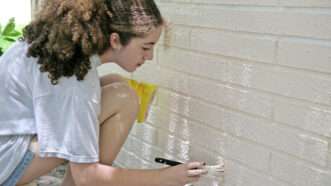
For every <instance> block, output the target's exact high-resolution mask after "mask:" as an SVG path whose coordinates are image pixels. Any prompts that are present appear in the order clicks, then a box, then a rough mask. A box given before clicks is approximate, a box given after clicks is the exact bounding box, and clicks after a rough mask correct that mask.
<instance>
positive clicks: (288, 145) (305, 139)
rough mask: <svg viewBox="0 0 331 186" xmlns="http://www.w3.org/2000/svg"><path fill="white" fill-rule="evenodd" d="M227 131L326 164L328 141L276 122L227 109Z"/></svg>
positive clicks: (224, 117)
mask: <svg viewBox="0 0 331 186" xmlns="http://www.w3.org/2000/svg"><path fill="white" fill-rule="evenodd" d="M222 126H224V131H225V132H228V133H231V134H234V135H236V136H240V137H244V138H246V139H250V140H253V141H255V142H258V143H260V144H265V145H267V146H270V147H272V148H275V149H278V150H280V151H284V152H287V153H289V154H293V155H295V156H297V157H300V158H303V159H306V160H308V161H311V162H314V163H317V164H320V165H322V166H326V164H327V151H328V142H327V141H325V140H323V139H320V138H316V137H313V136H309V135H308V134H305V133H302V132H299V131H297V130H293V129H290V128H286V127H283V126H279V125H278V124H276V123H270V122H269V121H266V120H262V119H256V118H253V117H247V116H244V115H242V114H238V113H234V112H224V115H223V118H222Z"/></svg>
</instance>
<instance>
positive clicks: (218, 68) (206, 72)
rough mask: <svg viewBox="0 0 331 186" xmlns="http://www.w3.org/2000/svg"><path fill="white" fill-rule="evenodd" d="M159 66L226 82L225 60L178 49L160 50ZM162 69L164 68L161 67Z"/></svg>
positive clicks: (161, 48)
mask: <svg viewBox="0 0 331 186" xmlns="http://www.w3.org/2000/svg"><path fill="white" fill-rule="evenodd" d="M159 59H160V60H159V64H160V65H161V66H165V67H169V68H172V69H175V70H178V71H181V72H186V73H190V74H196V75H199V76H204V77H207V78H212V79H216V80H225V79H226V77H225V75H226V73H227V68H226V66H227V60H226V59H225V58H221V57H216V56H211V55H204V54H199V53H195V52H191V51H185V50H181V49H177V48H169V49H164V48H163V47H160V48H159ZM161 68H162V67H161Z"/></svg>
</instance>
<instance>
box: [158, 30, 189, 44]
mask: <svg viewBox="0 0 331 186" xmlns="http://www.w3.org/2000/svg"><path fill="white" fill-rule="evenodd" d="M190 36H191V29H190V28H187V27H183V26H179V25H174V24H170V25H169V26H167V28H166V30H165V31H164V32H162V36H161V38H160V44H164V45H167V46H176V47H181V48H189V47H190Z"/></svg>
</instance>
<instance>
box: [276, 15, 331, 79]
mask: <svg viewBox="0 0 331 186" xmlns="http://www.w3.org/2000/svg"><path fill="white" fill-rule="evenodd" d="M330 19H331V18H330ZM330 24H331V22H330ZM278 55H279V56H278V62H279V64H281V65H286V66H291V67H296V68H304V69H308V70H316V71H321V72H327V73H330V72H331V42H328V43H325V42H313V41H312V40H304V41H302V40H294V39H291V40H287V39H282V40H280V41H279V52H278Z"/></svg>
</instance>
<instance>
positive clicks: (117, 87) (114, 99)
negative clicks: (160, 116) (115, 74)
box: [101, 82, 139, 121]
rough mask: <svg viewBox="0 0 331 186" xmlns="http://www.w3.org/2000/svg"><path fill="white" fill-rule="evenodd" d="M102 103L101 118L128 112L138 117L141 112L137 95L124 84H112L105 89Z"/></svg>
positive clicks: (103, 89)
mask: <svg viewBox="0 0 331 186" xmlns="http://www.w3.org/2000/svg"><path fill="white" fill-rule="evenodd" d="M101 101H102V104H101V110H102V114H101V115H102V116H101V118H105V117H107V116H110V115H113V114H116V113H118V112H128V113H131V114H135V115H136V114H137V112H138V110H139V98H138V95H137V93H136V92H135V91H134V90H133V89H132V88H131V87H130V86H129V85H128V84H127V83H124V82H118V83H112V84H109V85H107V86H105V87H103V88H102V98H101ZM101 121H103V120H101Z"/></svg>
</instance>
